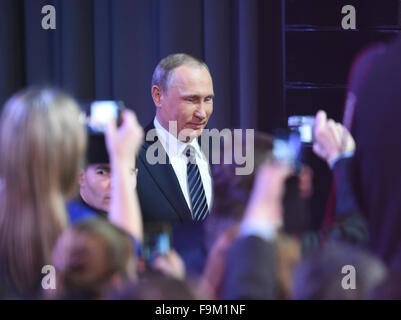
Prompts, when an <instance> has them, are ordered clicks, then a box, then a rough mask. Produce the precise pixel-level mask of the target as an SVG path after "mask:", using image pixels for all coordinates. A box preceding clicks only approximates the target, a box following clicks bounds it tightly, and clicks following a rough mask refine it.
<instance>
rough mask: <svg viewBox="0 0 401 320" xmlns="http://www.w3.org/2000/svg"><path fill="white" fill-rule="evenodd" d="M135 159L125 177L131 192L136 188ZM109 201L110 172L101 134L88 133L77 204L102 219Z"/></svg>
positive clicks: (107, 209) (104, 143)
mask: <svg viewBox="0 0 401 320" xmlns="http://www.w3.org/2000/svg"><path fill="white" fill-rule="evenodd" d="M136 171H137V170H136V169H135V158H134V159H132V162H131V163H130V168H129V171H128V172H127V176H129V179H130V186H131V189H132V190H135V188H136ZM110 199H111V170H110V160H109V154H108V152H107V148H106V142H105V137H104V135H103V134H96V133H91V132H89V143H88V151H87V164H86V166H85V168H83V169H81V171H80V174H79V196H78V199H77V200H78V202H79V203H81V204H83V205H85V206H87V207H88V208H89V209H91V210H93V211H94V212H96V213H97V214H98V215H100V216H102V217H107V212H108V211H109V207H110Z"/></svg>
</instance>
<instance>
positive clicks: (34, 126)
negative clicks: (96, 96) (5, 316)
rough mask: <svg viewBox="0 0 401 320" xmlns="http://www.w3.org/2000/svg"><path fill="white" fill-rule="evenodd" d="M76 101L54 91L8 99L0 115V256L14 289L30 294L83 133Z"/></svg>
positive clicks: (58, 226)
mask: <svg viewBox="0 0 401 320" xmlns="http://www.w3.org/2000/svg"><path fill="white" fill-rule="evenodd" d="M79 117H80V112H79V108H78V106H77V104H76V103H75V102H74V100H73V99H72V98H71V97H69V96H68V95H66V94H64V93H62V92H60V91H57V90H54V89H35V88H32V89H28V90H24V91H21V92H19V93H17V94H16V95H14V96H13V97H11V98H10V99H9V100H8V101H7V102H6V104H5V106H4V110H3V113H2V116H1V119H0V178H1V182H2V183H1V185H2V187H1V192H0V257H1V263H2V269H3V270H2V271H3V273H4V275H5V277H6V279H7V280H9V281H10V282H11V285H12V287H13V288H14V289H16V290H17V292H18V293H22V294H24V293H27V292H28V293H29V292H34V291H36V290H37V289H38V287H39V284H40V279H41V277H42V276H43V275H42V274H41V269H42V267H43V266H44V265H46V264H48V263H50V262H51V252H52V249H53V246H54V244H55V241H56V240H57V237H58V236H59V234H60V233H61V231H62V230H63V228H64V227H65V225H66V222H67V214H66V209H65V204H64V200H65V199H64V198H65V197H68V196H72V195H73V192H74V191H75V188H76V186H77V183H78V170H79V167H80V166H81V164H82V161H83V155H84V150H85V147H86V134H85V129H84V126H83V124H82V123H81V122H80V121H79V120H80V119H79Z"/></svg>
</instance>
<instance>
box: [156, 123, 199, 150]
mask: <svg viewBox="0 0 401 320" xmlns="http://www.w3.org/2000/svg"><path fill="white" fill-rule="evenodd" d="M153 124H154V126H155V129H156V130H157V135H158V137H159V139H160V142H161V143H162V145H163V147H164V149H166V151H167V154H168V155H169V157H172V156H176V157H177V156H181V155H183V154H184V150H185V149H186V148H187V146H189V145H191V146H192V147H193V148H194V149H195V157H200V158H202V152H201V149H200V146H199V143H198V139H193V140H192V141H191V142H189V143H185V142H182V141H180V140H178V139H177V138H176V137H175V136H174V135H172V134H171V133H170V132H168V131H167V130H166V129H165V128H164V127H163V126H162V125H161V124H160V122H159V121H158V120H157V117H155V118H154V120H153Z"/></svg>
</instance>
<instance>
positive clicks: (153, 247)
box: [142, 222, 171, 263]
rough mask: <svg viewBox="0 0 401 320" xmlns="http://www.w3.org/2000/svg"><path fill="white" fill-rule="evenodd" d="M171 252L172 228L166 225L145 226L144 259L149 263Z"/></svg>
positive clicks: (152, 224)
mask: <svg viewBox="0 0 401 320" xmlns="http://www.w3.org/2000/svg"><path fill="white" fill-rule="evenodd" d="M170 250H171V226H170V225H169V224H166V223H160V222H148V223H145V224H144V241H143V248H142V257H143V259H144V260H145V261H146V262H148V263H152V261H153V260H154V259H155V258H156V257H157V256H159V255H166V254H168V253H169V252H170Z"/></svg>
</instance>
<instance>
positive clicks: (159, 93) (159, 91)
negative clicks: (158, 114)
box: [152, 86, 163, 108]
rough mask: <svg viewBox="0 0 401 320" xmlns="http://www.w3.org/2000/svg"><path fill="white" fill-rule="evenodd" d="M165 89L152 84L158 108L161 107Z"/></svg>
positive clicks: (154, 99)
mask: <svg viewBox="0 0 401 320" xmlns="http://www.w3.org/2000/svg"><path fill="white" fill-rule="evenodd" d="M162 94H163V90H162V89H161V88H160V87H159V86H152V98H153V102H154V104H155V106H156V107H157V108H160V107H161V100H162Z"/></svg>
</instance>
